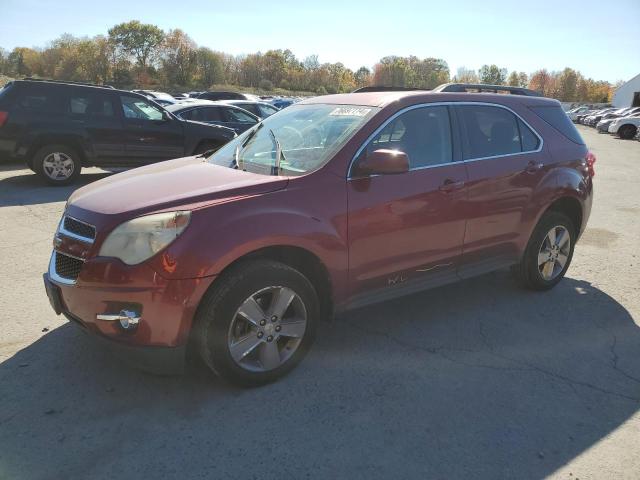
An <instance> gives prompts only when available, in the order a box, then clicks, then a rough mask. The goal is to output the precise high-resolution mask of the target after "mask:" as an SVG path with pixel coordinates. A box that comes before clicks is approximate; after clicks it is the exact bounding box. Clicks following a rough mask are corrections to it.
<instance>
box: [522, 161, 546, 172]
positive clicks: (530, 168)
mask: <svg viewBox="0 0 640 480" xmlns="http://www.w3.org/2000/svg"><path fill="white" fill-rule="evenodd" d="M543 167H544V163H541V162H534V161H531V162H529V163H528V164H527V167H526V168H525V169H524V171H525V172H527V173H536V172H539V171H540V170H542V168H543Z"/></svg>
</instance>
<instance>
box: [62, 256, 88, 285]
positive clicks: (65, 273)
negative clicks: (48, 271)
mask: <svg viewBox="0 0 640 480" xmlns="http://www.w3.org/2000/svg"><path fill="white" fill-rule="evenodd" d="M55 255H56V274H57V275H58V276H59V277H61V278H64V279H66V280H73V281H75V280H77V278H78V275H79V274H80V269H81V268H82V264H83V263H84V262H83V261H82V260H78V259H77V258H73V257H69V256H68V255H65V254H63V253H60V252H56V253H55Z"/></svg>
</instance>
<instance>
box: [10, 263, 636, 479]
mask: <svg viewBox="0 0 640 480" xmlns="http://www.w3.org/2000/svg"><path fill="white" fill-rule="evenodd" d="M31 320H32V321H33V322H34V325H38V327H37V328H40V327H39V325H40V324H41V323H42V322H46V321H45V320H44V319H31ZM38 322H40V323H38ZM639 351H640V330H639V329H638V326H637V325H636V323H635V322H634V319H633V318H632V317H631V316H630V314H629V313H628V312H627V311H626V310H625V308H624V307H623V306H622V305H620V304H619V303H618V302H617V301H616V300H615V299H613V298H612V297H610V296H609V295H607V294H606V293H605V292H603V291H601V290H599V289H598V288H596V287H595V286H593V285H591V284H589V283H587V282H584V281H580V280H575V279H571V278H566V279H565V280H563V281H562V282H561V283H560V284H559V285H558V286H557V287H556V288H555V289H554V290H552V291H550V292H544V293H539V292H528V291H524V290H521V289H519V288H517V287H515V286H514V285H513V284H512V283H511V281H510V278H509V275H508V274H507V273H506V272H496V273H493V274H490V275H486V276H483V277H480V278H477V279H473V280H468V281H465V282H461V283H459V284H457V285H451V286H447V287H443V288H440V289H437V290H433V291H430V292H426V293H422V294H417V295H413V296H411V297H408V298H404V299H398V300H394V301H391V302H386V303H384V304H380V305H377V306H375V307H370V308H365V309H361V310H359V311H356V312H352V313H350V314H348V315H345V316H344V317H342V318H340V319H338V320H336V321H334V322H331V323H327V324H323V325H322V326H321V328H320V329H319V333H318V338H317V342H316V345H315V346H314V348H313V349H312V351H311V353H310V354H309V356H308V357H307V358H306V359H305V361H304V362H303V363H302V364H301V365H300V366H299V367H298V368H297V369H296V370H294V371H293V372H292V373H291V374H290V375H289V376H287V377H285V378H283V379H282V380H281V381H279V382H277V383H274V384H272V385H268V386H266V387H262V388H258V389H253V390H252V389H246V390H245V389H237V388H233V387H230V386H228V385H226V384H225V383H223V382H221V381H219V380H218V379H216V378H215V377H214V376H213V375H211V374H209V373H208V372H207V371H205V370H204V369H203V368H192V369H191V370H190V371H189V372H188V373H187V374H186V375H184V376H181V377H159V376H153V375H148V374H145V373H142V372H138V371H136V370H134V369H132V368H129V367H127V366H125V365H123V364H121V363H119V362H117V361H115V360H114V359H113V358H111V357H110V355H109V354H107V353H106V352H105V351H103V350H101V349H95V348H94V347H93V342H89V341H88V339H86V338H85V336H84V334H82V333H81V332H80V331H78V330H77V328H76V327H75V326H72V325H70V324H65V325H64V326H62V327H59V328H57V329H55V330H53V331H51V332H48V333H47V334H45V335H44V336H42V337H41V338H40V339H39V340H38V341H36V342H34V343H33V344H31V345H29V346H27V347H25V348H24V349H22V350H20V351H19V352H18V353H17V354H15V355H14V356H13V357H11V358H9V359H7V360H6V361H4V362H2V363H1V364H0V385H1V391H0V477H2V476H3V475H6V476H7V478H29V479H33V478H80V477H82V478H115V477H123V476H124V478H136V477H144V478H153V477H162V478H195V477H199V478H200V477H203V478H283V477H285V478H302V477H305V478H350V479H354V478H367V479H370V478H447V479H453V478H486V479H495V478H542V477H545V476H547V475H550V474H552V473H553V472H554V471H556V470H557V469H558V468H560V467H562V466H563V465H565V464H567V462H569V461H571V460H573V459H575V458H576V457H577V456H578V455H580V454H581V453H583V452H585V451H586V450H587V449H589V448H590V447H591V446H593V445H594V444H596V443H597V442H599V441H601V440H603V439H604V438H605V437H606V436H607V435H608V434H610V433H611V432H612V431H614V430H615V429H616V428H618V427H619V426H620V425H621V424H623V423H624V422H625V421H627V420H628V419H629V418H630V417H631V416H632V415H633V414H634V413H635V412H637V410H638V409H639V408H640V356H639V355H638V352H639ZM572 474H573V477H574V478H575V477H576V476H578V477H580V472H572Z"/></svg>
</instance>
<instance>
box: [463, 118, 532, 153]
mask: <svg viewBox="0 0 640 480" xmlns="http://www.w3.org/2000/svg"><path fill="white" fill-rule="evenodd" d="M457 108H458V116H459V118H460V122H461V123H462V125H463V128H464V130H465V132H466V138H465V142H464V149H463V150H464V152H463V154H464V159H465V160H468V159H473V158H485V157H494V156H498V155H509V154H514V153H520V152H522V145H521V141H520V132H519V129H518V122H517V119H516V116H515V115H514V114H513V113H511V112H510V111H509V110H506V109H504V108H500V107H492V106H487V105H461V106H459V107H457Z"/></svg>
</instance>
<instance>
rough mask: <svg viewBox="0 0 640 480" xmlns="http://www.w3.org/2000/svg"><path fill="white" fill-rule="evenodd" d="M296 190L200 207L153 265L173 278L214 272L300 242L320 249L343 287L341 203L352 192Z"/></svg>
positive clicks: (343, 221)
mask: <svg viewBox="0 0 640 480" xmlns="http://www.w3.org/2000/svg"><path fill="white" fill-rule="evenodd" d="M317 183H318V184H319V185H320V187H318V188H321V185H322V182H317ZM292 190H293V191H292ZM295 190H296V188H295V187H294V188H293V189H285V190H281V191H277V192H272V193H268V194H262V195H256V196H250V197H243V198H238V197H236V198H234V199H228V200H227V201H221V202H219V203H217V204H215V205H210V206H206V207H203V208H201V209H197V210H194V211H193V212H192V216H191V223H190V225H189V227H188V228H187V229H186V230H185V232H184V234H183V235H182V236H180V238H178V239H177V240H176V241H175V242H174V243H173V244H171V245H170V246H169V247H168V248H167V249H166V250H165V251H164V252H162V253H161V254H159V255H157V256H155V257H154V258H153V259H151V260H150V264H151V266H152V268H154V269H155V270H156V271H157V272H158V273H159V274H160V275H162V276H163V277H166V278H169V279H185V278H199V277H208V276H213V275H218V274H219V273H220V272H222V271H223V270H224V269H225V268H226V267H227V266H229V265H230V264H231V263H233V262H235V261H236V260H238V259H240V258H242V257H244V256H245V255H248V254H250V253H252V252H255V251H256V250H260V249H262V248H265V247H274V246H288V247H298V248H302V249H304V250H306V251H308V252H310V253H312V254H313V255H315V256H316V257H317V258H318V259H319V260H320V261H321V262H322V263H323V265H324V266H325V268H326V269H327V271H328V273H329V276H330V278H331V281H332V284H333V285H334V286H335V288H336V289H340V291H342V289H343V288H345V286H346V278H347V266H348V257H347V241H346V213H342V212H344V207H345V206H346V202H345V203H342V208H339V206H340V204H341V200H343V197H344V195H346V193H345V191H344V189H342V196H340V195H333V196H332V195H327V196H326V197H325V198H324V199H323V200H322V201H318V202H309V201H308V199H309V198H314V193H317V192H314V191H313V190H314V189H313V188H307V189H302V188H301V189H298V192H299V193H298V192H296V191H295ZM325 193H327V192H325ZM299 195H303V196H305V197H306V199H303V198H300V197H299ZM324 200H326V201H324ZM321 210H322V213H321V212H320V211H321Z"/></svg>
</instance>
